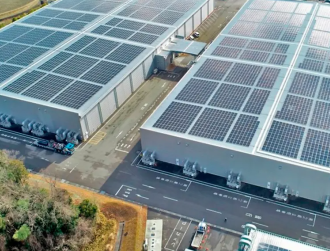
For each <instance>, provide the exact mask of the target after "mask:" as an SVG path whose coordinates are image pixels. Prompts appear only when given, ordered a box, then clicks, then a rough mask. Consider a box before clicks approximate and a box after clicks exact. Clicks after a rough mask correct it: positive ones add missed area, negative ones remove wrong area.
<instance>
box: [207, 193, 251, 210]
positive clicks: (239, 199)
mask: <svg viewBox="0 0 330 251" xmlns="http://www.w3.org/2000/svg"><path fill="white" fill-rule="evenodd" d="M229 193H230V192H229ZM213 195H214V196H217V197H220V198H224V199H227V200H231V201H234V202H238V203H239V204H244V205H245V206H241V207H242V208H248V206H249V204H250V201H251V197H248V196H245V195H240V196H237V195H236V196H233V195H231V194H230V195H228V194H226V193H225V192H221V193H219V192H214V193H213ZM242 197H244V198H242ZM248 198H249V199H248Z"/></svg>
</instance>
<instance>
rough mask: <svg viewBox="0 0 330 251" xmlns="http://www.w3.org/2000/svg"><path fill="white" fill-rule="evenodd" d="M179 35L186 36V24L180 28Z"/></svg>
mask: <svg viewBox="0 0 330 251" xmlns="http://www.w3.org/2000/svg"><path fill="white" fill-rule="evenodd" d="M178 35H179V36H183V37H185V33H184V25H182V26H181V27H180V28H179V29H178Z"/></svg>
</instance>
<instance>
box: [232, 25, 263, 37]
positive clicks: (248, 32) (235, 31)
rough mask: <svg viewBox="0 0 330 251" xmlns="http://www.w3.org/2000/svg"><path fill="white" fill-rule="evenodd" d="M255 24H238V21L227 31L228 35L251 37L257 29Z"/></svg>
mask: <svg viewBox="0 0 330 251" xmlns="http://www.w3.org/2000/svg"><path fill="white" fill-rule="evenodd" d="M257 27H258V24H257V23H250V22H245V21H244V22H240V21H238V22H237V23H236V24H235V25H234V26H233V27H232V28H231V30H230V31H229V34H232V35H240V36H247V37H251V36H252V34H253V33H254V31H255V30H256V29H257Z"/></svg>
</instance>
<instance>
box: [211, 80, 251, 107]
mask: <svg viewBox="0 0 330 251" xmlns="http://www.w3.org/2000/svg"><path fill="white" fill-rule="evenodd" d="M250 90H251V88H248V87H243V86H237V85H229V84H222V85H221V86H220V88H219V89H218V90H217V92H216V93H215V94H214V96H213V97H212V99H211V101H210V102H209V105H210V106H215V107H220V108H225V109H230V110H236V111H239V110H240V109H241V107H242V105H243V103H244V101H245V99H246V98H247V96H248V95H249V92H250Z"/></svg>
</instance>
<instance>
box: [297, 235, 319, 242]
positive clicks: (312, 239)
mask: <svg viewBox="0 0 330 251" xmlns="http://www.w3.org/2000/svg"><path fill="white" fill-rule="evenodd" d="M301 237H303V238H306V239H309V240H312V241H318V240H316V239H314V238H310V237H307V236H303V235H302V236H301Z"/></svg>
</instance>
